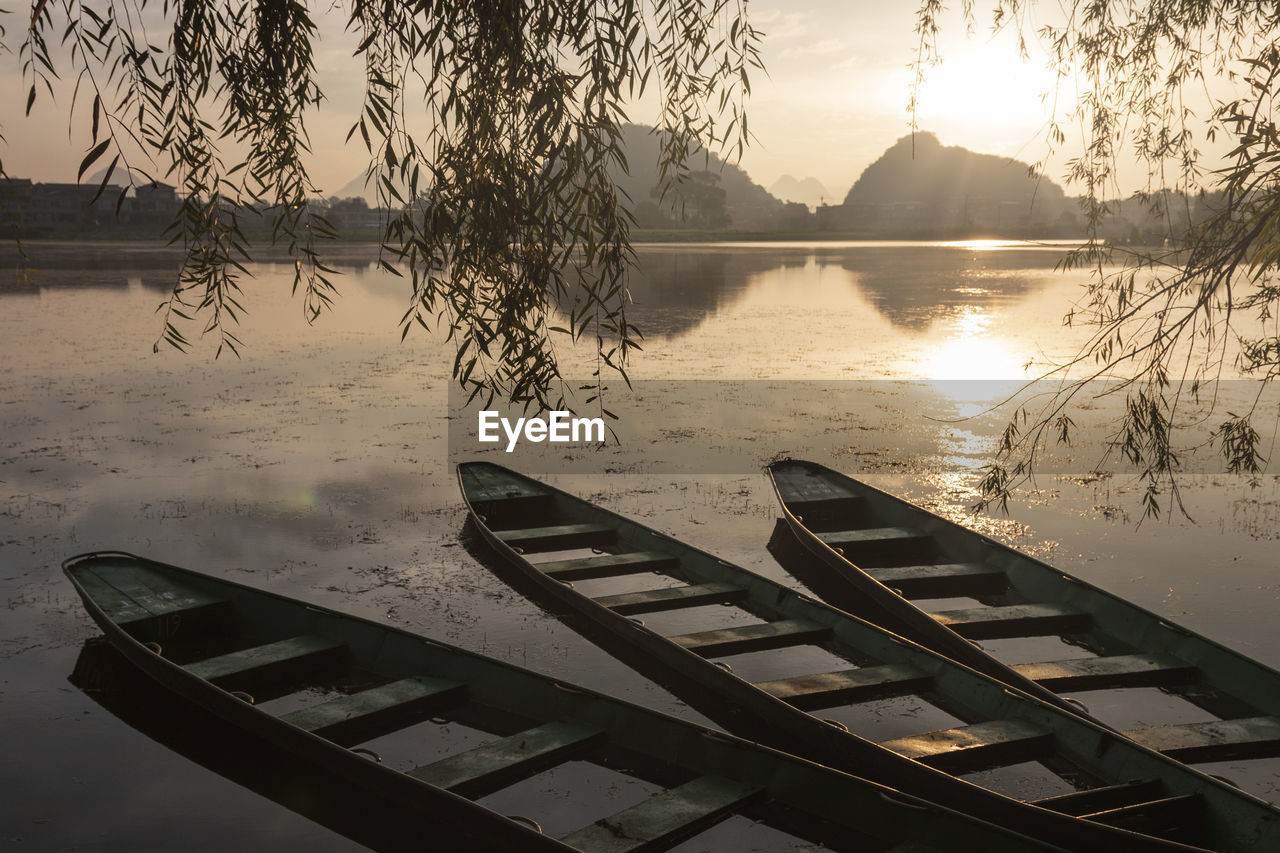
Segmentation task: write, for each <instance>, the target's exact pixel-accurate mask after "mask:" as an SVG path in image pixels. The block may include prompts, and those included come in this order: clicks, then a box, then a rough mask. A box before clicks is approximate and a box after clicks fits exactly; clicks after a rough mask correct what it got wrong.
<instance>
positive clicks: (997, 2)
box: [913, 0, 1280, 514]
mask: <svg viewBox="0 0 1280 853" xmlns="http://www.w3.org/2000/svg"><path fill="white" fill-rule="evenodd" d="M1037 6H1038V4H1036V3H1034V2H1025V0H993V2H992V3H991V4H990V11H991V15H992V17H991V22H992V26H993V27H994V28H996V29H1001V28H1011V29H1013V30H1014V31H1015V32H1016V33H1017V35H1018V38H1019V40H1020V44H1022V46H1023V49H1024V52H1025V51H1026V47H1027V45H1028V44H1029V41H1030V40H1031V39H1035V40H1038V42H1039V45H1040V47H1042V48H1043V49H1044V51H1045V53H1046V54H1047V56H1048V57H1049V61H1050V63H1051V64H1052V66H1053V67H1054V68H1056V70H1057V71H1058V73H1059V75H1060V77H1059V79H1060V80H1062V81H1064V85H1072V86H1076V85H1078V86H1079V96H1078V98H1077V99H1076V101H1075V103H1074V105H1073V106H1071V107H1070V108H1068V109H1067V110H1066V111H1065V112H1064V113H1063V114H1060V115H1056V116H1055V117H1054V120H1053V122H1052V123H1051V124H1050V125H1049V128H1048V133H1047V141H1048V143H1049V147H1050V150H1053V149H1057V148H1061V147H1062V146H1064V145H1065V143H1066V139H1067V136H1066V129H1067V128H1068V127H1069V126H1070V125H1075V126H1077V127H1079V128H1080V129H1081V130H1082V134H1081V135H1082V137H1083V141H1084V145H1083V150H1082V151H1081V152H1080V153H1079V155H1078V156H1076V157H1074V158H1073V159H1071V160H1070V161H1069V163H1068V174H1067V176H1066V177H1067V180H1068V183H1069V185H1070V186H1072V187H1074V188H1076V189H1077V190H1078V191H1081V192H1082V193H1083V206H1084V212H1085V214H1086V217H1087V221H1088V223H1089V228H1090V235H1091V236H1090V240H1089V241H1088V243H1087V244H1086V245H1085V246H1083V247H1082V248H1081V249H1079V250H1077V251H1075V252H1073V253H1071V254H1070V255H1069V256H1068V258H1067V259H1066V261H1065V262H1064V266H1065V267H1066V268H1069V269H1077V268H1084V269H1088V270H1090V271H1091V275H1090V277H1089V280H1088V283H1087V285H1086V290H1085V293H1084V297H1083V299H1082V300H1081V302H1080V303H1079V306H1078V308H1077V309H1075V310H1073V311H1072V312H1071V313H1070V314H1068V316H1067V318H1066V322H1067V323H1068V324H1077V325H1079V324H1083V325H1085V326H1087V327H1088V330H1089V335H1088V338H1087V341H1086V343H1085V344H1084V346H1083V347H1082V348H1081V350H1080V351H1079V353H1078V354H1077V356H1076V357H1075V358H1073V359H1071V360H1069V361H1068V362H1067V363H1065V364H1060V365H1056V366H1054V367H1053V368H1052V369H1050V370H1049V371H1048V373H1047V374H1046V377H1047V378H1052V379H1054V380H1055V381H1056V382H1057V385H1056V391H1055V393H1054V394H1053V395H1051V398H1050V399H1049V400H1048V402H1047V403H1044V404H1040V403H1037V404H1036V405H1035V406H1034V407H1032V406H1026V405H1024V406H1023V407H1022V408H1020V409H1019V410H1018V411H1017V413H1016V415H1015V417H1014V418H1013V419H1012V421H1011V422H1010V424H1009V426H1008V427H1007V429H1006V430H1005V433H1004V436H1003V438H1002V441H1001V443H1000V445H999V449H998V455H997V457H996V459H995V460H994V461H993V463H992V464H990V465H989V466H988V467H987V469H986V472H985V476H984V478H983V481H982V484H981V492H982V499H981V500H982V505H983V506H990V505H991V504H993V503H998V504H1000V505H1002V506H1003V505H1004V504H1005V503H1006V502H1007V500H1008V497H1009V496H1010V493H1011V491H1012V490H1013V489H1014V488H1016V487H1017V486H1019V485H1021V484H1023V483H1025V482H1027V481H1028V479H1029V478H1031V476H1032V475H1033V473H1034V470H1035V465H1036V461H1037V459H1038V458H1039V457H1041V456H1042V454H1043V453H1044V451H1045V450H1046V448H1047V446H1048V445H1049V444H1051V443H1053V442H1069V441H1070V440H1071V437H1072V435H1073V433H1074V430H1075V424H1074V422H1073V420H1072V418H1071V416H1070V411H1071V408H1072V406H1073V404H1077V403H1079V402H1082V401H1083V400H1084V399H1085V398H1088V397H1089V396H1090V395H1091V394H1092V393H1093V390H1092V389H1095V388H1096V387H1098V386H1097V385H1096V384H1095V383H1096V381H1097V380H1103V379H1105V380H1109V381H1110V384H1109V385H1108V386H1107V393H1109V394H1115V395H1122V396H1123V398H1124V409H1123V415H1122V416H1121V419H1120V422H1119V424H1118V425H1117V428H1116V430H1115V432H1114V434H1113V435H1112V436H1111V438H1110V439H1109V440H1108V450H1107V452H1108V453H1114V454H1118V455H1119V456H1121V457H1122V458H1123V459H1124V460H1125V461H1127V462H1128V463H1131V464H1132V465H1134V466H1136V469H1137V470H1138V471H1139V472H1140V476H1141V478H1142V480H1143V481H1144V483H1145V498H1144V504H1145V512H1146V514H1158V513H1159V512H1160V511H1161V507H1162V505H1163V501H1164V499H1169V500H1171V501H1172V504H1173V506H1175V507H1177V508H1178V509H1182V503H1181V500H1180V497H1179V493H1178V482H1179V472H1180V471H1181V470H1182V468H1183V464H1184V459H1185V454H1186V453H1187V452H1188V451H1190V450H1194V449H1195V448H1196V447H1197V446H1202V445H1204V444H1206V443H1208V444H1216V446H1217V449H1218V451H1219V452H1220V453H1221V454H1222V456H1223V457H1224V458H1225V460H1226V465H1227V467H1228V469H1229V470H1230V471H1233V472H1238V473H1242V474H1245V475H1248V476H1250V477H1256V476H1257V475H1258V474H1259V473H1260V472H1261V471H1262V470H1263V469H1264V466H1265V464H1266V459H1265V457H1264V454H1263V446H1262V441H1261V437H1260V433H1259V431H1258V429H1257V428H1256V426H1255V419H1256V418H1257V417H1260V416H1261V415H1260V410H1259V408H1258V402H1257V401H1258V397H1255V398H1254V402H1253V403H1252V405H1249V406H1248V407H1247V408H1245V409H1243V410H1241V411H1232V412H1228V413H1227V414H1226V415H1225V417H1223V416H1221V415H1219V416H1218V418H1221V419H1220V420H1219V421H1218V425H1217V426H1216V427H1213V428H1210V429H1209V430H1208V431H1207V434H1206V433H1205V432H1203V431H1201V432H1198V433H1194V431H1193V434H1192V436H1191V437H1190V438H1189V439H1188V438H1185V437H1182V438H1180V436H1182V434H1183V433H1184V432H1185V430H1184V429H1183V427H1186V426H1187V425H1188V423H1187V422H1184V421H1187V419H1186V418H1184V413H1186V412H1187V411H1188V410H1189V409H1196V410H1198V411H1201V412H1202V411H1203V410H1204V409H1205V408H1206V407H1207V408H1209V409H1213V408H1214V401H1215V399H1216V395H1217V393H1218V391H1219V386H1220V383H1221V382H1222V381H1223V380H1224V379H1227V378H1232V377H1235V376H1237V375H1244V376H1247V377H1253V378H1256V379H1257V380H1258V383H1259V384H1258V388H1257V391H1258V393H1259V395H1260V394H1261V392H1262V390H1263V389H1264V388H1265V387H1266V386H1267V385H1268V384H1269V383H1271V382H1272V381H1273V380H1274V379H1275V378H1276V376H1277V373H1278V371H1280V336H1277V333H1276V324H1275V320H1276V318H1277V314H1278V313H1280V312H1278V311H1277V308H1278V307H1280V282H1278V281H1277V272H1278V271H1280V134H1278V132H1277V126H1276V122H1275V116H1276V110H1275V107H1276V97H1277V94H1280V49H1278V47H1277V40H1278V38H1280V5H1277V4H1275V3H1261V2H1246V0H1212V2H1211V1H1210V0H1180V2H1173V3H1168V2H1157V0H1070V2H1067V3H1064V4H1061V6H1060V7H1059V8H1055V9H1051V10H1048V11H1049V13H1050V14H1052V15H1055V16H1057V15H1060V16H1061V17H1060V18H1056V17H1055V20H1056V23H1048V24H1044V25H1042V26H1040V27H1039V28H1038V29H1035V30H1034V31H1033V29H1032V25H1031V24H1030V18H1031V13H1032V11H1033V10H1034V9H1035V8H1036V7H1037ZM942 12H943V7H942V4H941V2H940V1H939V0H924V2H922V3H921V4H920V6H919V10H918V15H917V33H918V34H919V36H920V52H919V55H918V57H917V60H918V61H917V64H916V68H917V75H916V80H917V85H918V84H919V83H920V82H921V81H922V80H923V79H924V75H925V73H926V70H927V68H928V67H929V66H930V65H932V64H934V63H935V62H936V61H937V59H938V49H937V36H938V32H939V28H940V21H941V15H942ZM963 12H964V17H965V19H966V21H967V22H968V24H969V25H970V26H972V25H973V24H974V23H976V13H975V7H974V3H973V2H972V0H966V2H965V3H964V7H963ZM913 97H914V96H913ZM913 103H914V100H913ZM1055 103H1056V101H1055ZM1224 149H1225V156H1223V151H1224ZM1134 161H1136V162H1137V163H1138V164H1139V166H1140V168H1141V169H1142V171H1143V173H1144V174H1145V187H1144V188H1143V190H1142V191H1140V192H1138V193H1137V194H1136V196H1137V198H1138V199H1139V200H1141V201H1143V202H1144V203H1145V204H1147V205H1148V206H1149V207H1150V208H1151V209H1152V210H1153V211H1155V212H1156V213H1158V214H1160V215H1162V216H1164V217H1165V218H1166V221H1167V222H1168V223H1169V228H1168V229H1167V234H1168V240H1167V243H1165V244H1162V245H1160V246H1158V247H1149V248H1142V247H1133V246H1121V245H1116V244H1113V243H1110V242H1108V241H1106V240H1104V239H1103V238H1102V235H1103V234H1104V233H1105V225H1106V222H1107V218H1108V216H1109V215H1110V214H1112V213H1113V212H1114V211H1115V209H1116V203H1117V201H1118V197H1119V195H1120V193H1119V191H1118V189H1117V187H1118V185H1119V171H1120V169H1121V168H1122V167H1123V166H1124V165H1125V164H1126V163H1132V162H1134ZM1205 190H1211V191H1214V192H1215V195H1214V196H1213V197H1212V198H1213V199H1214V203H1213V204H1212V205H1210V212H1209V214H1208V215H1206V216H1200V217H1192V216H1190V215H1188V211H1187V210H1182V211H1175V210H1173V209H1172V206H1173V205H1174V204H1181V205H1184V206H1189V205H1191V203H1192V202H1191V200H1192V199H1196V198H1197V197H1198V196H1201V194H1202V193H1204V191H1205ZM1201 197H1202V196H1201ZM1195 219H1198V220H1199V221H1195V222H1194V224H1191V225H1190V226H1188V225H1187V223H1188V221H1190V220H1195ZM1215 420H1217V419H1216V418H1215ZM1184 444H1185V446H1184ZM1184 511H1185V510H1184Z"/></svg>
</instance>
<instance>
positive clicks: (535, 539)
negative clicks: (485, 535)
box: [493, 524, 618, 551]
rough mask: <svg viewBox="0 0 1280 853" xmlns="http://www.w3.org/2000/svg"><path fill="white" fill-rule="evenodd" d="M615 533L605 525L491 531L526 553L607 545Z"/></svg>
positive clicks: (560, 525)
mask: <svg viewBox="0 0 1280 853" xmlns="http://www.w3.org/2000/svg"><path fill="white" fill-rule="evenodd" d="M617 533H618V532H617V530H615V529H614V528H612V527H610V526H609V525H607V524H557V525H553V526H550V527H530V528H527V529H523V530H495V531H493V535H494V536H497V537H498V538H499V539H501V540H502V541H503V542H505V543H507V544H508V545H510V546H512V547H513V548H523V549H525V550H527V551H558V550H561V549H566V548H586V547H590V546H592V545H607V544H608V543H610V542H612V541H613V539H614V537H615V536H617Z"/></svg>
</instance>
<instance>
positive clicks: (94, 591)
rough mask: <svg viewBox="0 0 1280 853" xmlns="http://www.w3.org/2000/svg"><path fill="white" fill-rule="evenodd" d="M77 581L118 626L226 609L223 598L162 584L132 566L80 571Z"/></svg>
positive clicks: (175, 585)
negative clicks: (157, 618) (164, 617)
mask: <svg viewBox="0 0 1280 853" xmlns="http://www.w3.org/2000/svg"><path fill="white" fill-rule="evenodd" d="M80 583H81V584H82V585H83V586H84V587H85V590H86V591H87V592H89V593H90V594H91V595H92V596H93V598H94V601H96V602H97V603H98V606H99V607H101V608H102V609H103V611H104V612H105V613H106V615H107V616H108V617H110V618H111V621H113V622H115V623H116V624H117V625H122V626H124V625H130V624H132V623H135V622H140V621H142V620H145V619H153V618H156V617H161V616H174V615H181V614H185V613H193V612H195V611H201V610H214V609H221V608H225V607H226V606H227V605H228V602H227V600H226V599H225V598H221V597H218V596H215V595H210V594H208V593H205V592H202V591H200V590H197V589H192V588H190V587H186V586H179V585H177V584H169V583H161V582H160V581H159V578H157V577H156V576H155V575H153V574H151V573H149V572H145V571H143V570H141V569H138V568H135V567H125V566H112V567H111V568H110V569H109V570H108V569H92V570H89V571H85V572H82V573H81V574H80Z"/></svg>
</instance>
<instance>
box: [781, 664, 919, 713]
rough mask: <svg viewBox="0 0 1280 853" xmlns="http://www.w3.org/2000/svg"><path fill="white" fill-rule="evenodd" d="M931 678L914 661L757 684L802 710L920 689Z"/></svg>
mask: <svg viewBox="0 0 1280 853" xmlns="http://www.w3.org/2000/svg"><path fill="white" fill-rule="evenodd" d="M929 680H930V677H929V675H928V674H926V673H924V672H921V671H920V670H918V669H916V668H915V667H914V666H911V665H910V664H887V665H884V666H868V667H863V668H861V669H846V670H842V671H840V672H820V673H817V674H814V675H799V676H796V677H794V678H781V679H777V680H775V681H758V682H756V687H759V688H760V689H761V690H763V691H765V692H766V693H768V694H769V695H771V696H774V697H777V698H778V699H781V700H782V701H784V702H786V703H788V704H790V705H794V706H795V707H797V708H800V709H801V710H804V711H811V710H814V709H816V708H830V707H832V706H834V705H841V704H844V703H847V702H866V701H869V700H872V699H883V698H887V697H889V696H902V695H905V694H908V693H917V692H919V691H921V690H923V689H925V688H926V687H927V686H928V685H929Z"/></svg>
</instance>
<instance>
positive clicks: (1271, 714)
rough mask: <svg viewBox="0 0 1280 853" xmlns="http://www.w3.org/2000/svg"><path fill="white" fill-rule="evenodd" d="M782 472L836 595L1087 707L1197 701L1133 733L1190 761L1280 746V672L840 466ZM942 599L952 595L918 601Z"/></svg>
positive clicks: (784, 494)
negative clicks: (1179, 714)
mask: <svg viewBox="0 0 1280 853" xmlns="http://www.w3.org/2000/svg"><path fill="white" fill-rule="evenodd" d="M769 475H770V477H771V478H772V480H773V484H774V488H775V491H776V492H777V495H778V499H779V502H780V503H781V506H782V510H783V518H784V520H785V521H786V523H787V526H788V527H789V528H790V530H791V531H792V532H793V533H794V535H795V537H796V538H797V539H798V540H799V542H800V544H801V545H803V546H804V547H805V548H806V549H807V550H808V551H809V552H810V553H811V554H813V555H815V556H817V557H818V558H819V560H821V561H822V563H823V564H824V565H825V566H826V567H828V568H829V569H830V575H829V577H827V578H825V579H824V580H825V583H823V584H822V591H821V593H820V594H821V595H822V596H823V598H824V599H826V600H827V601H828V602H829V603H831V604H833V605H835V606H837V607H840V608H841V609H844V610H848V611H849V612H852V613H856V614H858V615H860V616H862V617H864V618H866V619H870V620H872V621H875V622H877V623H878V624H882V625H885V626H886V627H889V628H890V629H892V630H894V631H897V632H898V633H900V634H902V635H903V636H906V637H909V638H911V639H912V640H915V641H916V642H918V643H920V644H922V645H925V646H928V647H929V648H932V649H934V650H935V651H938V652H940V653H942V654H944V655H947V656H948V657H951V658H953V659H955V660H958V661H960V662H962V663H965V664H967V665H969V666H971V667H973V668H975V669H978V670H980V671H982V672H985V673H986V674H988V675H991V676H993V677H995V678H998V679H1000V680H1002V681H1005V682H1006V683H1008V684H1011V685H1013V686H1015V687H1018V688H1019V689H1022V690H1026V691H1027V692H1029V693H1032V694H1033V695H1037V696H1039V697H1040V698H1042V699H1046V700H1048V701H1052V702H1056V703H1058V704H1061V705H1063V706H1065V707H1068V708H1074V709H1076V710H1079V711H1082V712H1084V713H1089V711H1090V709H1091V708H1092V707H1093V706H1092V705H1091V703H1090V701H1089V698H1088V692H1089V691H1097V690H1106V691H1116V690H1129V691H1134V692H1135V695H1134V701H1137V696H1136V692H1137V691H1141V693H1142V701H1144V702H1148V703H1160V702H1162V701H1163V702H1165V703H1168V704H1169V705H1172V706H1175V707H1176V706H1179V705H1180V706H1182V707H1183V708H1185V707H1187V706H1191V707H1192V708H1194V709H1198V716H1200V717H1201V718H1202V719H1200V720H1197V721H1194V722H1186V723H1179V724H1167V725H1160V726H1153V727H1147V728H1128V729H1125V730H1124V734H1125V735H1126V736H1128V737H1129V738H1131V739H1133V740H1135V741H1137V742H1138V743H1140V744H1143V745H1144V746H1147V747H1150V748H1151V749H1155V750H1158V751H1160V752H1162V753H1164V754H1166V755H1168V756H1171V757H1173V758H1176V759H1178V760H1180V761H1186V762H1192V763H1199V762H1213V761H1222V760H1227V759H1249V758H1264V757H1271V756H1275V755H1280V672H1276V671H1275V670H1274V669H1271V668H1270V667H1267V666H1264V665H1263V664H1261V663H1258V662H1257V661H1254V660H1252V659H1250V658H1248V657H1246V656H1245V655H1242V654H1240V653H1238V652H1235V651H1233V650H1231V649H1229V648H1227V647H1225V646H1222V645H1221V644H1218V643H1215V642H1213V641H1211V640H1209V639H1207V638H1205V637H1202V636H1200V635H1199V634H1196V633H1194V632H1192V631H1190V630H1188V629H1186V628H1183V627H1182V626H1180V625H1177V624H1175V623H1173V622H1171V621H1169V620H1168V619H1166V618H1164V617H1161V616H1157V615H1156V614H1154V613H1151V612H1150V611H1147V610H1144V609H1143V608H1141V607H1138V606H1137V605H1135V604H1132V603H1131V602H1128V601H1126V600H1124V599H1122V598H1120V597H1118V596H1115V595H1112V594H1111V593H1108V592H1106V591H1104V590H1102V589H1099V588H1098V587H1096V586H1093V585H1092V584H1089V583H1086V582H1085V581H1082V580H1080V579H1079V578H1076V577H1073V576H1071V575H1068V574H1066V573H1064V572H1062V571H1061V570H1059V569H1055V568H1053V567H1052V566H1049V565H1047V564H1046V563H1043V562H1041V561H1040V560H1037V559H1035V558H1033V557H1029V556H1027V555H1026V554H1023V553H1021V552H1019V551H1017V550H1015V549H1013V548H1010V547H1008V546H1006V545H1002V544H1000V543H998V542H995V541H994V540H992V539H990V538H988V537H986V536H983V535H981V534H979V533H975V532H974V531H972V530H969V529H968V528H966V527H964V526H962V525H959V524H956V523H954V522H951V521H949V520H947V519H943V518H941V517H939V516H937V515H935V514H933V513H931V512H928V511H927V510H924V509H921V508H919V507H916V506H914V505H912V504H910V503H907V502H906V501H903V500H901V499H899V498H895V497H893V496H892V495H889V494H887V493H885V492H882V491H880V490H878V489H875V488H873V487H871V486H868V485H867V484H865V483H861V482H859V481H857V480H855V479H853V478H852V477H847V476H845V475H843V474H840V473H839V472H837V471H833V470H831V469H830V468H826V467H824V466H822V465H817V464H815V463H812V462H803V461H799V460H783V461H779V462H774V463H773V464H772V465H770V466H769ZM930 600H932V601H934V602H938V601H944V602H948V603H947V604H945V605H943V606H941V607H939V606H938V605H937V604H933V605H931V606H925V607H922V606H921V605H919V604H917V603H916V602H927V601H930ZM956 604H964V605H970V606H964V607H957V606H956ZM971 605H977V606H971ZM1054 639H1057V640H1060V641H1061V642H1060V643H1055V642H1053V640H1054ZM1045 640H1047V641H1048V643H1045V642H1044V641H1045ZM993 641H994V642H993ZM984 642H985V645H986V646H990V647H998V648H999V649H1000V650H1001V653H1003V654H1004V655H1005V656H1007V657H1009V658H1010V659H1012V660H1019V659H1025V658H1026V657H1027V656H1028V648H1029V647H1030V648H1036V649H1038V648H1042V647H1044V646H1045V645H1048V646H1050V647H1051V648H1052V650H1053V651H1055V652H1059V653H1061V654H1064V655H1066V656H1067V657H1065V658H1064V659H1050V660H1035V659H1034V656H1033V659H1032V660H1030V661H1026V662H1019V663H1005V662H1004V661H1002V660H1001V659H1000V657H999V656H998V654H997V653H996V652H995V651H994V650H993V649H989V648H985V647H984ZM1037 642H1038V643H1039V645H1035V644H1036V643H1037ZM1153 687H1154V688H1160V691H1152V690H1150V689H1148V688H1153ZM1067 692H1072V693H1073V694H1075V696H1074V697H1073V700H1071V702H1070V703H1068V702H1066V701H1064V700H1063V698H1062V697H1061V694H1064V693H1067ZM1081 694H1084V696H1083V698H1082V697H1081ZM1111 704H1112V705H1113V706H1114V705H1116V704H1123V697H1119V696H1115V697H1113V698H1112V703H1111ZM1193 713H1195V712H1193ZM1096 716H1097V717H1098V718H1099V721H1100V722H1102V723H1103V724H1106V725H1111V724H1112V722H1113V721H1112V720H1109V719H1108V717H1107V715H1106V714H1105V713H1098V714H1097V715H1096ZM1117 727H1118V726H1117Z"/></svg>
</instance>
